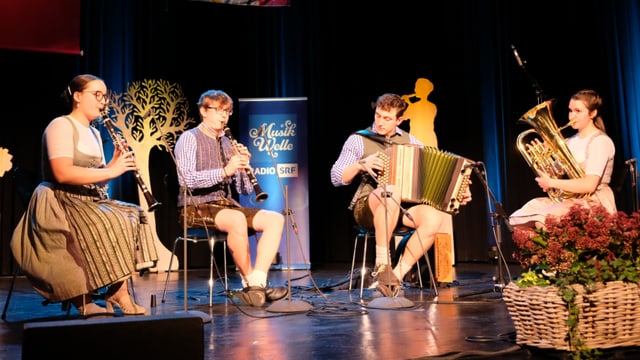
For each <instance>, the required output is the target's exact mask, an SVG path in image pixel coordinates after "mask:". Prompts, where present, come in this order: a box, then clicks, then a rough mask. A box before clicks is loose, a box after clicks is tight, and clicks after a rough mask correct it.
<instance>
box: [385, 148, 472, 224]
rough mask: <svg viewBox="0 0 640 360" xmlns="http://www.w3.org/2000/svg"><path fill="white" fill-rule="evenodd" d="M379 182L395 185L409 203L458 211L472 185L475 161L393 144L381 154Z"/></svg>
mask: <svg viewBox="0 0 640 360" xmlns="http://www.w3.org/2000/svg"><path fill="white" fill-rule="evenodd" d="M382 154H383V155H382V158H383V160H384V170H383V171H382V172H381V173H379V174H378V185H379V186H384V185H388V184H391V185H395V186H396V188H397V189H398V190H399V191H400V193H401V199H402V201H403V202H407V203H422V204H427V205H431V206H433V207H434V208H436V209H438V210H441V211H444V212H447V213H450V214H455V213H458V212H459V209H460V205H461V201H462V197H463V195H464V193H465V192H466V190H467V188H468V187H469V177H470V176H471V171H472V166H468V165H469V164H473V161H471V160H469V159H466V158H464V157H461V156H458V155H456V154H452V153H450V152H447V151H442V150H440V149H437V148H435V147H430V146H426V147H423V146H419V145H392V146H390V147H389V148H387V149H386V150H385V152H384V153H382Z"/></svg>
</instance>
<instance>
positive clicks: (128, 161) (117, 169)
mask: <svg viewBox="0 0 640 360" xmlns="http://www.w3.org/2000/svg"><path fill="white" fill-rule="evenodd" d="M107 167H108V168H110V169H111V171H113V176H114V177H118V176H120V175H122V174H124V173H125V172H127V171H137V170H138V164H137V163H136V158H135V155H134V153H133V151H128V152H125V153H122V152H121V151H120V150H119V149H117V148H116V149H115V150H114V152H113V158H111V161H110V162H109V164H108V165H107Z"/></svg>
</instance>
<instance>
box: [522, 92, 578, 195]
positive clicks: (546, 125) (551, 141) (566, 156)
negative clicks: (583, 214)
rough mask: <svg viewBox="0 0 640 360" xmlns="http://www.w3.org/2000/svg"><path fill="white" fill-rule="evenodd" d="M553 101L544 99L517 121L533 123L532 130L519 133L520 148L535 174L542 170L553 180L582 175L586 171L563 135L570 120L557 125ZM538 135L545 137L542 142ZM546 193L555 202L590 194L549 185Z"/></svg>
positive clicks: (531, 124)
mask: <svg viewBox="0 0 640 360" xmlns="http://www.w3.org/2000/svg"><path fill="white" fill-rule="evenodd" d="M552 103H553V100H547V101H545V102H542V103H540V104H538V105H537V106H536V107H534V108H532V109H531V110H529V111H527V112H526V113H525V114H524V115H522V116H521V117H520V119H519V120H518V121H520V122H524V123H526V124H528V125H530V126H531V127H533V129H529V130H526V131H523V132H522V133H520V135H518V138H517V147H518V150H520V153H521V154H522V156H523V157H524V159H525V160H526V162H527V164H528V165H529V167H531V169H532V170H533V171H534V173H536V175H537V173H538V172H542V173H545V174H547V175H548V176H549V177H550V178H552V179H562V178H569V179H577V178H581V177H583V176H584V171H583V170H582V168H581V167H580V165H579V164H578V163H577V161H576V160H575V158H574V157H573V154H572V153H571V151H570V150H569V148H568V147H567V143H566V141H565V139H564V137H562V134H561V131H562V130H563V129H565V128H567V127H568V126H570V125H571V122H569V123H568V124H566V125H565V126H563V127H561V128H558V126H557V125H556V122H555V120H554V119H553V115H552V113H551V104H552ZM536 134H537V135H538V136H539V137H540V138H542V141H540V139H539V138H537V137H535V136H534V135H536ZM532 137H533V139H531V138H532ZM530 139H531V140H530ZM547 195H548V196H549V198H551V200H553V201H555V202H561V201H562V200H566V199H569V198H582V197H585V196H587V194H575V193H571V192H568V191H563V190H560V189H554V188H550V189H549V190H548V191H547Z"/></svg>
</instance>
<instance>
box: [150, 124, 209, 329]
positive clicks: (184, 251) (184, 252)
mask: <svg viewBox="0 0 640 360" xmlns="http://www.w3.org/2000/svg"><path fill="white" fill-rule="evenodd" d="M152 116H153V114H152ZM157 128H158V131H160V138H161V139H162V142H163V143H164V146H165V147H166V148H167V152H168V153H169V155H171V160H172V161H173V163H174V164H175V165H176V171H177V172H178V176H180V177H181V178H183V179H184V174H183V173H182V169H181V168H180V166H179V165H178V161H177V160H176V157H175V155H174V154H173V152H172V151H171V148H170V147H169V144H167V141H166V139H165V138H164V133H163V132H162V127H160V126H158V127H157ZM187 196H188V197H187ZM191 198H192V194H191V189H189V187H188V186H186V185H185V186H183V196H182V199H183V206H184V207H185V209H184V210H185V211H183V219H182V241H183V243H182V272H183V276H184V281H183V289H182V291H183V296H182V297H183V310H182V311H181V312H183V313H188V314H193V315H196V316H199V317H200V318H201V319H202V322H203V323H205V324H206V323H210V322H211V320H212V318H211V316H210V315H209V314H206V313H204V312H202V311H194V310H188V309H187V269H188V268H187V211H186V206H187V199H191ZM196 206H197V205H196ZM203 223H204V230H205V233H206V234H207V238H209V229H208V228H207V225H206V223H205V222H204V221H203ZM209 241H211V240H209ZM172 256H173V255H172ZM212 280H213V279H212V278H211V279H209V286H210V288H209V291H210V292H211V291H212V290H211V287H212V286H213V283H212ZM165 289H166V287H165ZM210 295H211V294H210ZM162 298H163V300H164V296H163V297H162ZM209 298H211V296H210V297H209ZM178 312H180V311H178Z"/></svg>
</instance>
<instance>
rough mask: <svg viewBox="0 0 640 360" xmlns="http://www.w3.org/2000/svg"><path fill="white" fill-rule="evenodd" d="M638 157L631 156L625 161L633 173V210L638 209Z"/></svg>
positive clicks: (630, 172) (631, 173)
mask: <svg viewBox="0 0 640 360" xmlns="http://www.w3.org/2000/svg"><path fill="white" fill-rule="evenodd" d="M636 162H637V160H636V158H631V159H629V160H627V161H625V162H624V163H625V164H627V165H628V166H629V174H630V175H631V196H632V200H631V202H632V203H631V205H632V207H631V211H632V212H635V211H638V169H637V167H636Z"/></svg>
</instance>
